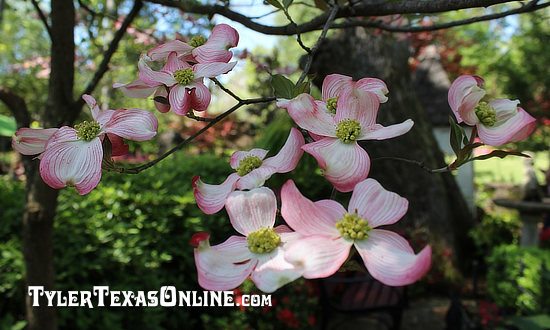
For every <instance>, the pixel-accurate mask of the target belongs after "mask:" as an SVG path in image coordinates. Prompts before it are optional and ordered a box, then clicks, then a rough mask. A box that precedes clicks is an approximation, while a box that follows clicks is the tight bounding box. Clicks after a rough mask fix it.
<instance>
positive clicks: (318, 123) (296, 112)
mask: <svg viewBox="0 0 550 330" xmlns="http://www.w3.org/2000/svg"><path fill="white" fill-rule="evenodd" d="M277 106H278V107H280V108H283V109H287V110H288V114H289V115H290V117H292V119H294V121H295V122H296V124H298V126H300V127H301V128H303V129H306V130H308V131H311V132H312V133H314V134H318V135H322V136H330V137H336V133H335V132H336V123H335V122H334V117H333V116H332V115H331V114H330V113H328V112H327V111H326V109H324V108H323V107H321V106H320V105H319V103H318V102H315V100H314V99H313V97H311V95H309V94H300V95H298V96H296V97H295V98H293V99H292V100H279V101H278V102H277Z"/></svg>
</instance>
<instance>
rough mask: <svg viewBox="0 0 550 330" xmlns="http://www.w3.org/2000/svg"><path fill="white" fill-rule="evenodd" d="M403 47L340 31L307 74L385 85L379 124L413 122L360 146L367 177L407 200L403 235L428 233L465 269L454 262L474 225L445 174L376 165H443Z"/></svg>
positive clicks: (461, 256)
mask: <svg viewBox="0 0 550 330" xmlns="http://www.w3.org/2000/svg"><path fill="white" fill-rule="evenodd" d="M407 45H408V44H407V42H396V41H394V39H393V38H391V37H390V36H387V35H379V36H375V35H372V34H368V33H367V32H366V31H365V30H364V29H362V28H356V29H347V30H343V31H342V32H340V33H339V34H338V36H337V37H336V38H333V39H329V40H326V42H325V43H324V44H323V46H322V47H321V49H320V51H319V53H318V54H317V56H316V57H315V59H314V63H313V67H312V70H311V72H312V73H317V74H318V77H317V81H316V82H317V83H318V84H320V83H322V79H324V77H325V76H326V75H328V74H331V73H340V74H345V75H349V76H352V77H353V78H354V80H358V79H360V78H364V77H376V78H380V79H382V80H384V81H385V82H386V84H387V85H388V89H389V91H390V93H389V95H388V97H389V101H388V102H387V103H385V104H382V105H381V106H380V109H379V112H378V122H379V123H381V124H382V125H385V126H387V125H391V124H397V123H401V122H403V121H404V120H406V119H408V118H412V119H413V120H414V122H415V125H414V127H413V129H412V130H411V131H410V132H409V133H407V134H405V135H403V136H400V137H397V138H394V139H389V140H383V141H364V143H362V146H363V147H364V148H365V149H366V150H367V152H368V153H369V155H370V157H371V159H372V160H373V161H372V166H371V172H370V174H369V177H373V178H375V179H377V180H378V181H380V183H381V184H382V185H383V186H384V187H385V188H386V189H389V190H391V191H395V192H397V193H399V194H400V195H402V196H404V197H406V198H407V199H408V200H409V202H410V203H409V211H408V213H407V215H406V216H405V217H404V218H403V220H401V221H400V226H405V227H406V228H407V229H408V230H411V229H415V228H428V230H429V243H430V244H432V245H436V246H437V248H439V249H449V250H451V251H453V252H455V253H453V255H452V261H453V264H454V265H456V266H464V265H462V264H459V261H465V260H468V258H467V250H468V249H469V247H470V246H469V244H468V242H469V240H468V237H467V232H468V230H469V229H470V228H471V227H472V225H473V219H472V215H471V214H470V213H469V211H468V208H467V206H466V203H465V202H464V199H463V198H462V195H461V194H460V192H459V189H458V186H457V185H456V182H455V180H454V178H453V176H452V175H451V174H450V173H443V174H430V173H428V172H427V171H425V170H423V169H422V168H420V167H419V166H416V165H413V164H409V163H404V162H400V161H395V160H387V159H386V160H376V158H379V157H400V158H406V159H410V160H417V161H423V162H424V164H425V165H426V166H427V167H429V168H432V169H436V168H440V167H443V166H444V165H445V163H444V160H443V155H442V153H441V152H440V150H439V148H438V146H437V142H436V140H435V138H434V135H433V133H432V127H431V124H430V122H429V120H428V119H427V118H426V114H425V112H424V110H423V109H422V107H421V106H420V104H419V102H418V100H417V97H416V94H415V86H414V84H413V82H412V80H411V74H410V70H409V66H408V57H409V51H408V46H407ZM441 111H449V110H448V109H441ZM466 266H469V265H466ZM460 268H462V269H463V267H460Z"/></svg>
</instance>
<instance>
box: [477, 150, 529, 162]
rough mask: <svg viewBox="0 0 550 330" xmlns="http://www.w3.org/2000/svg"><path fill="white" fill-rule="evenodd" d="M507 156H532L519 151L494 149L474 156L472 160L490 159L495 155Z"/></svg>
mask: <svg viewBox="0 0 550 330" xmlns="http://www.w3.org/2000/svg"><path fill="white" fill-rule="evenodd" d="M506 156H521V157H527V158H530V157H529V156H528V155H526V154H522V153H521V152H519V151H506V150H494V151H492V152H491V153H489V154H486V155H481V156H477V157H474V158H472V160H484V159H489V158H493V157H499V158H504V157H506Z"/></svg>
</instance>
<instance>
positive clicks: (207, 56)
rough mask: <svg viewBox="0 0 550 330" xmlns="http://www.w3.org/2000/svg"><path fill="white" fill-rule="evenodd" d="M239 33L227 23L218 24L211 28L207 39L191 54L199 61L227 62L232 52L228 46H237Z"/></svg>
mask: <svg viewBox="0 0 550 330" xmlns="http://www.w3.org/2000/svg"><path fill="white" fill-rule="evenodd" d="M238 43H239V34H238V33H237V30H235V29H234V28H232V27H231V26H229V25H227V24H218V25H216V26H215V27H214V28H213V29H212V33H211V34H210V38H208V41H207V42H206V43H205V44H204V45H202V46H199V47H197V48H195V49H194V50H193V55H194V56H195V59H196V60H197V62H199V63H211V62H226V63H227V62H229V61H230V60H231V58H232V57H233V53H232V52H230V51H228V49H229V48H232V47H235V46H237V44H238Z"/></svg>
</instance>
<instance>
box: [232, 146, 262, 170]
mask: <svg viewBox="0 0 550 330" xmlns="http://www.w3.org/2000/svg"><path fill="white" fill-rule="evenodd" d="M268 152H269V150H265V149H259V148H254V149H252V150H250V151H235V152H234V153H233V154H232V155H231V160H230V165H231V168H232V169H234V170H236V169H237V168H238V167H239V165H240V163H241V161H242V160H243V159H245V158H246V157H249V156H255V157H258V158H260V159H261V160H263V159H264V158H265V156H266V155H267V153H268Z"/></svg>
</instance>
